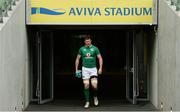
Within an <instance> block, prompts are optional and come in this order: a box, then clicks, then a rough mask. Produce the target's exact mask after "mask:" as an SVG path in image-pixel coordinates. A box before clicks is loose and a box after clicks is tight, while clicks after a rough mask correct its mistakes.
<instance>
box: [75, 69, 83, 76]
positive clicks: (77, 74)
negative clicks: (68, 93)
mask: <svg viewBox="0 0 180 112" xmlns="http://www.w3.org/2000/svg"><path fill="white" fill-rule="evenodd" d="M81 75H82V71H81V70H77V71H76V77H77V78H81Z"/></svg>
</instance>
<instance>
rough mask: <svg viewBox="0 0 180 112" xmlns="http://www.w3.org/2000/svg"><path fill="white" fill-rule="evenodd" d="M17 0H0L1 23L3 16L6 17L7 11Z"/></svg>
mask: <svg viewBox="0 0 180 112" xmlns="http://www.w3.org/2000/svg"><path fill="white" fill-rule="evenodd" d="M16 1H19V0H0V23H3V17H8V11H11V10H12V6H13V5H16Z"/></svg>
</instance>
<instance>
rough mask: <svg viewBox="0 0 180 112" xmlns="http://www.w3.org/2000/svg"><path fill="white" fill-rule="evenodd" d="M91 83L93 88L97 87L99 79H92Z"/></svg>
mask: <svg viewBox="0 0 180 112" xmlns="http://www.w3.org/2000/svg"><path fill="white" fill-rule="evenodd" d="M91 84H92V87H93V88H97V84H98V82H97V79H93V80H91Z"/></svg>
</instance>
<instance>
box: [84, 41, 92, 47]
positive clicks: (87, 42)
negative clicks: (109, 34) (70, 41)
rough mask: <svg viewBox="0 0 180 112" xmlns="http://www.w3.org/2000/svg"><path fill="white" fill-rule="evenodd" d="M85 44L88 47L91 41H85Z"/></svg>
mask: <svg viewBox="0 0 180 112" xmlns="http://www.w3.org/2000/svg"><path fill="white" fill-rule="evenodd" d="M84 42H85V45H86V46H87V47H89V46H90V45H91V39H88V40H85V41H84Z"/></svg>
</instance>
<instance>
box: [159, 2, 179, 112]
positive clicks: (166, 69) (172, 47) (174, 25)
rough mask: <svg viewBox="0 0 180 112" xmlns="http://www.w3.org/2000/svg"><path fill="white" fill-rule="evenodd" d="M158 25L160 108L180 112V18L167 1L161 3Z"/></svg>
mask: <svg viewBox="0 0 180 112" xmlns="http://www.w3.org/2000/svg"><path fill="white" fill-rule="evenodd" d="M179 13H180V12H179ZM158 24H159V30H158V45H159V47H158V90H159V91H158V107H159V108H160V104H161V103H163V110H170V109H171V107H172V110H179V111H180V83H179V82H180V39H179V38H180V16H179V15H178V13H177V12H176V11H175V7H172V6H170V5H168V2H167V1H166V0H161V1H160V2H159V23H158Z"/></svg>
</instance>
